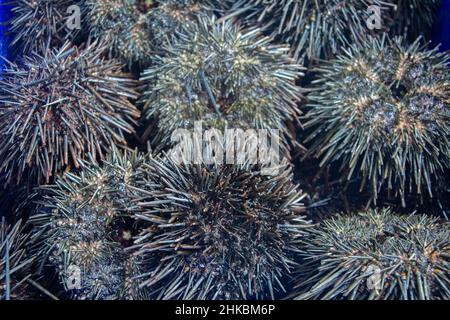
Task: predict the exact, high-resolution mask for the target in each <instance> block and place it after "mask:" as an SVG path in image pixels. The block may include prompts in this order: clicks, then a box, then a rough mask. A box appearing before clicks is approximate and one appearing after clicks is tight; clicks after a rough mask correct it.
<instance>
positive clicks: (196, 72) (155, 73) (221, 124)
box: [141, 18, 301, 144]
mask: <svg viewBox="0 0 450 320" xmlns="http://www.w3.org/2000/svg"><path fill="white" fill-rule="evenodd" d="M165 50H166V53H165V54H164V55H163V56H156V57H155V63H154V65H153V66H152V67H151V68H148V69H147V70H145V71H144V72H143V73H142V76H141V80H143V81H144V82H145V83H146V91H145V92H144V94H143V98H142V102H143V103H144V109H145V111H146V115H147V117H149V118H150V117H153V116H154V117H155V118H157V119H158V121H159V122H158V127H159V130H160V133H161V136H162V141H163V144H165V143H168V140H169V138H170V136H171V134H172V133H173V132H174V130H176V129H180V128H183V129H192V128H194V123H195V122H196V121H201V122H202V123H203V124H204V125H205V127H208V128H211V127H212V128H215V129H219V130H223V129H224V128H226V127H229V128H242V129H246V128H252V129H277V130H280V131H281V132H282V135H284V136H288V135H290V134H291V132H290V131H289V129H288V127H287V125H286V122H288V121H291V120H294V119H296V118H297V116H298V113H299V112H298V109H297V103H298V101H299V100H300V99H301V89H300V88H299V87H297V86H296V84H295V80H296V79H297V78H298V77H299V76H300V75H301V73H300V70H301V67H300V66H299V65H297V64H296V63H295V61H294V60H293V59H292V58H290V57H289V56H288V55H287V54H286V53H287V52H288V51H289V49H288V47H286V46H279V45H272V44H271V43H270V38H268V37H263V36H261V35H260V34H259V30H258V29H249V30H242V29H240V28H239V26H237V25H234V24H232V22H231V21H229V20H227V21H224V22H217V21H216V20H215V19H214V18H211V19H200V20H199V23H198V24H195V25H188V26H185V27H184V28H183V30H182V31H180V32H179V33H178V36H177V38H174V39H172V41H171V42H170V43H169V44H168V45H167V46H166V47H165Z"/></svg>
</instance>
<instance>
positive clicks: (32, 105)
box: [0, 43, 140, 183]
mask: <svg viewBox="0 0 450 320" xmlns="http://www.w3.org/2000/svg"><path fill="white" fill-rule="evenodd" d="M103 51H104V49H103V46H102V45H98V44H97V43H92V44H90V45H87V46H86V47H76V46H71V45H69V44H68V43H66V44H65V45H64V46H63V47H62V48H61V49H59V50H56V49H55V50H54V49H47V50H46V51H45V53H44V55H40V54H33V55H31V56H30V57H28V58H25V60H24V64H23V65H16V64H10V65H9V67H8V68H7V70H6V71H5V73H4V74H3V80H1V81H0V163H1V164H0V171H1V173H3V174H4V175H5V177H6V179H7V180H8V182H13V183H16V182H20V181H21V180H22V178H23V177H24V176H27V177H30V180H31V181H32V182H33V183H35V182H49V181H50V180H51V178H52V176H54V174H55V173H57V172H61V171H62V170H66V169H70V167H72V168H73V167H78V166H79V164H78V160H77V159H78V158H83V157H84V156H85V154H87V153H88V152H89V153H91V154H92V155H94V156H96V157H99V158H102V157H103V156H104V154H105V152H106V151H107V150H108V149H109V148H110V147H111V146H112V145H116V144H126V141H125V134H128V133H133V132H134V125H135V124H136V119H137V118H138V117H139V116H140V112H139V110H138V109H137V108H136V107H135V106H134V105H133V104H132V103H131V102H130V99H136V98H137V93H136V91H135V87H136V81H135V80H132V78H131V76H130V75H128V74H126V73H123V72H122V71H121V67H122V65H121V64H120V63H118V62H116V61H113V60H107V59H104V58H103V56H102V54H103Z"/></svg>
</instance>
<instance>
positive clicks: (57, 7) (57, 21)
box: [8, 0, 85, 54]
mask: <svg viewBox="0 0 450 320" xmlns="http://www.w3.org/2000/svg"><path fill="white" fill-rule="evenodd" d="M82 2H83V0H75V1H74V0H13V1H12V2H11V5H12V9H11V11H12V13H13V17H12V18H11V20H10V21H9V22H8V26H9V30H10V31H11V32H13V33H14V35H15V36H14V39H13V41H12V42H11V45H12V46H14V47H15V48H16V49H19V50H20V51H21V52H22V53H24V54H29V53H31V52H33V51H37V52H42V51H43V50H45V48H47V47H48V46H56V47H60V46H61V45H63V44H64V43H65V42H66V41H68V40H70V41H71V40H73V39H75V37H76V35H77V34H78V33H79V31H80V30H81V28H82V26H81V24H80V25H79V26H78V25H76V23H75V22H77V21H80V23H81V19H82V17H83V16H84V15H85V12H84V11H82V10H83V6H82V5H81V4H82ZM72 9H75V11H74V10H72ZM78 9H79V10H80V11H79V16H78V12H77V11H76V10H78Z"/></svg>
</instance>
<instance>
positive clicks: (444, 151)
mask: <svg viewBox="0 0 450 320" xmlns="http://www.w3.org/2000/svg"><path fill="white" fill-rule="evenodd" d="M419 41H420V39H418V40H417V41H416V42H414V43H413V44H411V45H405V44H404V43H403V42H402V39H401V38H396V39H395V40H389V39H387V38H386V37H383V38H381V39H372V40H371V41H370V42H366V43H362V44H359V45H354V46H352V47H350V48H349V49H348V50H347V51H346V53H345V54H343V55H340V56H339V57H337V58H336V59H334V60H332V61H330V62H327V63H325V64H323V65H322V66H320V67H318V68H317V72H318V77H319V79H318V80H317V81H315V82H314V89H315V91H314V92H313V93H311V94H310V95H309V101H310V102H309V105H308V106H307V108H309V109H310V110H309V112H308V114H307V115H306V118H308V122H306V123H305V127H307V128H312V132H311V133H310V136H309V138H308V139H307V141H311V142H312V145H311V148H310V152H311V153H313V154H314V155H316V156H317V157H319V158H320V161H321V166H324V165H327V164H329V163H331V162H338V164H339V169H340V171H341V172H342V174H343V176H344V178H346V179H348V180H352V179H355V178H360V183H361V188H363V187H364V186H366V185H368V186H369V188H370V190H371V193H372V199H373V200H374V201H376V200H377V198H378V195H379V194H380V193H384V192H385V191H386V190H387V191H388V192H389V193H391V194H393V195H394V196H397V197H398V198H400V199H401V200H402V201H403V204H404V205H405V203H404V199H405V196H406V195H408V194H411V195H419V196H420V197H422V196H423V195H428V196H432V195H433V193H434V192H435V191H436V189H439V184H440V183H443V182H444V179H445V172H446V170H448V169H449V167H450V150H449V136H450V131H449V130H450V126H449V116H450V111H449V103H450V74H449V72H448V58H449V57H448V55H446V54H444V53H439V52H438V51H437V49H434V50H429V49H426V48H425V47H422V46H420V44H419Z"/></svg>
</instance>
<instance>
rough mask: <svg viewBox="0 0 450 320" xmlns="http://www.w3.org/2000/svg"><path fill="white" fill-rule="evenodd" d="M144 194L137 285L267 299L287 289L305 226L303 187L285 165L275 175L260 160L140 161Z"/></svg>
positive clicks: (170, 293) (203, 295)
mask: <svg viewBox="0 0 450 320" xmlns="http://www.w3.org/2000/svg"><path fill="white" fill-rule="evenodd" d="M143 168H144V170H145V172H146V174H147V175H148V176H147V178H146V179H147V186H148V188H147V196H146V197H145V198H142V199H141V200H139V201H138V203H137V204H138V206H140V207H141V210H142V213H141V214H139V215H136V217H137V219H138V221H139V222H140V223H144V224H146V225H147V226H146V227H144V229H143V231H142V232H141V234H140V235H139V236H138V237H137V239H136V241H135V243H136V244H135V247H134V249H135V250H136V252H135V255H137V256H143V257H144V260H143V264H142V269H143V270H144V271H145V273H144V274H143V276H142V280H143V282H142V285H145V286H148V287H149V289H150V291H151V292H153V298H156V299H264V298H274V297H276V296H277V294H280V293H282V292H283V291H285V288H284V287H283V280H285V277H286V276H287V274H288V273H289V272H290V271H291V269H292V268H293V267H294V265H295V262H294V260H293V257H294V253H293V251H291V250H292V249H293V248H294V243H295V242H296V241H297V240H298V239H299V238H301V237H303V236H304V235H305V233H306V228H308V227H309V226H310V224H309V222H308V221H305V220H304V217H302V216H300V212H301V211H303V209H304V207H303V206H302V204H301V200H302V199H303V198H304V194H302V192H301V191H300V190H298V189H297V188H296V186H295V185H294V184H293V183H292V182H291V178H292V177H291V172H290V170H289V169H287V168H285V170H284V171H283V172H281V173H280V174H279V175H277V176H274V177H269V176H263V175H261V173H260V172H259V171H258V168H257V167H247V166H238V165H210V166H207V165H199V166H197V165H177V164H176V163H175V162H174V161H172V160H171V158H167V159H166V160H161V161H160V160H156V159H152V160H150V161H149V162H148V163H146V164H145V165H144V167H143Z"/></svg>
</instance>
